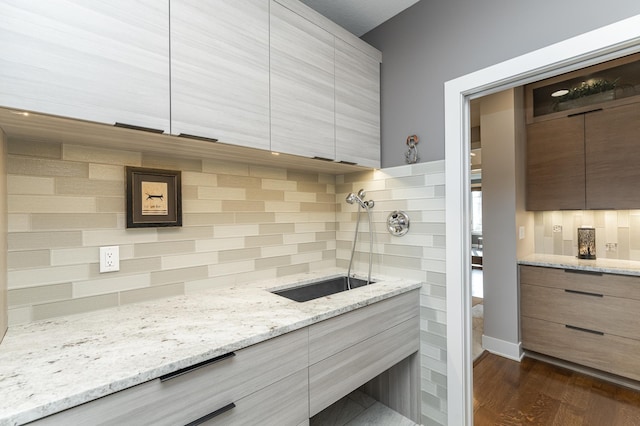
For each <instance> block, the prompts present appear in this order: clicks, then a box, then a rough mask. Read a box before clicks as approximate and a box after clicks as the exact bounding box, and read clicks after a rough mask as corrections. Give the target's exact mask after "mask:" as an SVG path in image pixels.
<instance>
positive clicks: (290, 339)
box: [33, 328, 309, 426]
mask: <svg viewBox="0 0 640 426" xmlns="http://www.w3.org/2000/svg"><path fill="white" fill-rule="evenodd" d="M308 336H309V333H308V329H306V328H305V329H302V330H298V331H295V332H291V333H287V334H285V335H283V336H280V337H276V338H273V339H270V340H267V341H264V342H262V343H259V344H256V345H253V346H249V347H247V348H244V349H242V350H239V351H237V352H236V353H235V356H230V357H227V358H225V359H222V360H220V361H219V362H216V363H213V364H208V365H205V366H203V367H201V368H197V369H194V370H192V371H188V372H185V373H184V374H182V375H178V376H176V377H173V378H169V379H166V380H161V379H155V380H151V381H149V382H146V383H142V384H140V385H138V386H134V387H132V388H129V389H125V390H122V391H120V392H116V393H114V394H111V395H107V396H105V397H103V398H100V399H97V400H95V401H91V402H88V403H85V404H82V405H79V406H77V407H74V408H70V409H68V410H66V411H63V412H60V413H58V414H54V415H51V416H49V417H45V418H43V419H41V420H38V421H36V422H34V423H33V424H36V425H60V424H93V425H97V424H100V425H118V426H121V425H136V426H140V425H154V426H157V425H184V424H188V423H190V422H192V421H194V420H196V419H199V418H201V417H203V416H206V415H207V414H210V413H212V412H214V411H216V410H218V409H220V408H222V407H226V406H228V405H229V404H231V403H236V401H239V400H240V399H242V398H243V397H245V396H247V395H249V394H252V393H254V392H256V391H257V390H259V389H262V388H265V387H267V386H269V385H271V384H273V383H275V382H277V381H279V380H281V379H282V378H284V377H287V376H288V375H290V374H291V373H293V372H296V371H300V370H304V371H305V372H306V371H307V365H308ZM87 374H90V372H87ZM78 379H79V380H81V378H78Z"/></svg>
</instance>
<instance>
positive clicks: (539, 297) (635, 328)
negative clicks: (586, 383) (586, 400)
mask: <svg viewBox="0 0 640 426" xmlns="http://www.w3.org/2000/svg"><path fill="white" fill-rule="evenodd" d="M520 292H521V294H520V314H521V321H520V322H521V332H522V345H523V347H524V348H525V349H528V350H532V351H535V352H539V353H543V354H546V355H550V356H553V357H556V358H561V359H565V360H567V361H571V362H574V363H578V364H582V365H586V366H588V367H592V368H596V369H599V370H603V371H606V372H609V373H613V374H616V375H620V376H624V377H629V378H632V379H635V380H638V379H640V371H639V370H638V368H637V361H636V358H637V357H636V354H637V351H638V350H639V349H640V319H638V315H637V312H638V310H639V309H640V278H638V277H630V276H620V275H612V274H601V273H591V272H584V271H575V270H563V269H555V268H546V267H535V266H524V265H522V266H520Z"/></svg>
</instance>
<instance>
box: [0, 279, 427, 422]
mask: <svg viewBox="0 0 640 426" xmlns="http://www.w3.org/2000/svg"><path fill="white" fill-rule="evenodd" d="M340 273H342V274H344V272H343V271H340V270H337V269H336V270H334V269H332V270H330V271H323V272H316V273H309V274H300V275H296V276H292V277H286V278H281V279H278V280H269V281H262V282H258V283H254V284H250V285H246V284H244V285H238V286H236V287H232V288H226V289H222V290H208V291H203V292H199V293H194V294H192V295H188V296H179V297H172V298H168V299H161V300H155V301H151V302H144V303H138V304H132V305H126V306H122V307H118V308H114V309H108V310H102V311H97V312H92V313H88V314H79V315H70V316H66V317H60V318H55V319H51V320H47V321H40V322H35V323H31V324H25V325H21V326H13V327H10V328H9V330H8V332H7V335H6V336H5V339H4V340H3V342H2V343H1V344H0V425H17V424H23V423H26V422H29V421H32V420H35V419H39V418H42V417H44V416H47V415H49V414H52V413H56V412H59V411H62V410H64V409H67V408H70V407H73V406H76V405H79V404H82V403H84V402H87V401H91V400H94V399H97V398H99V397H102V396H105V395H108V394H110V393H113V392H117V391H119V390H122V389H126V388H128V387H131V386H134V385H137V384H140V383H143V382H145V381H148V380H152V379H155V378H157V377H159V376H161V375H163V374H167V373H170V372H173V371H175V370H178V369H180V368H184V367H188V366H190V365H193V364H196V363H198V362H201V361H205V360H208V359H210V358H213V357H216V356H218V355H222V354H225V353H227V352H231V351H235V350H238V349H241V348H244V347H247V346H250V345H252V344H255V343H259V342H261V341H264V340H267V339H270V338H272V337H276V336H279V335H281V334H284V333H287V332H290V331H293V330H296V329H299V328H302V327H306V326H308V325H310V324H313V323H315V322H318V321H321V320H324V319H327V318H331V317H333V316H336V315H339V314H342V313H345V312H348V311H351V310H353V309H356V308H359V307H362V306H366V305H369V304H371V303H375V302H378V301H380V300H383V299H386V298H389V297H392V296H395V295H397V294H401V293H404V292H407V291H410V290H412V289H416V288H419V287H420V286H421V283H419V282H417V281H410V280H403V279H397V278H389V277H380V276H379V277H375V281H377V282H376V283H375V284H371V285H368V286H365V287H360V288H356V289H353V290H351V291H347V292H343V293H337V294H334V295H331V296H327V297H322V298H320V299H316V300H311V301H308V302H304V303H298V302H294V301H291V300H288V299H286V298H284V297H281V296H277V295H275V294H272V293H270V292H269V291H268V290H277V289H282V288H287V287H294V286H296V285H300V284H302V283H304V282H308V281H311V280H314V279H318V278H326V277H331V276H337V275H340Z"/></svg>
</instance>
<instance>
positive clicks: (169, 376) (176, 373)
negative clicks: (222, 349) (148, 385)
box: [160, 352, 236, 382]
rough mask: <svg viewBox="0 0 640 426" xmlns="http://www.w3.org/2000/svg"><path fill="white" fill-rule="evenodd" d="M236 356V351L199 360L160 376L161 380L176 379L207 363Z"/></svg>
mask: <svg viewBox="0 0 640 426" xmlns="http://www.w3.org/2000/svg"><path fill="white" fill-rule="evenodd" d="M234 356H236V353H235V352H229V353H226V354H224V355H220V356H217V357H215V358H211V359H208V360H206V361H202V362H199V363H197V364H194V365H191V366H189V367H185V368H181V369H180V370H176V371H174V372H173V373H169V374H165V375H164V376H160V381H161V382H166V381H167V380H171V379H175V378H176V377H178V376H182V375H183V374H187V373H190V372H191V371H194V370H197V369H198V368H202V367H206V366H207V365H211V364H215V363H216V362H220V361H223V360H225V359H227V358H231V357H234Z"/></svg>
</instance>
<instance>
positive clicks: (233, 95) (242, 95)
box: [171, 0, 270, 149]
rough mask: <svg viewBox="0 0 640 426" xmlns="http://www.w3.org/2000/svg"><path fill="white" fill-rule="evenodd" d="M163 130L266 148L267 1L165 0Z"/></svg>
mask: <svg viewBox="0 0 640 426" xmlns="http://www.w3.org/2000/svg"><path fill="white" fill-rule="evenodd" d="M171 133H173V134H188V135H194V136H200V137H207V138H215V139H218V140H219V141H220V142H225V143H229V144H234V145H242V146H247V147H252V148H260V149H269V148H270V142H269V2H268V0H242V1H237V0H210V1H202V0H171Z"/></svg>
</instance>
